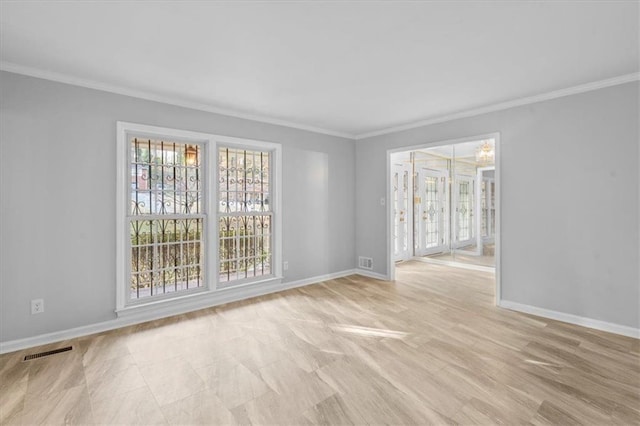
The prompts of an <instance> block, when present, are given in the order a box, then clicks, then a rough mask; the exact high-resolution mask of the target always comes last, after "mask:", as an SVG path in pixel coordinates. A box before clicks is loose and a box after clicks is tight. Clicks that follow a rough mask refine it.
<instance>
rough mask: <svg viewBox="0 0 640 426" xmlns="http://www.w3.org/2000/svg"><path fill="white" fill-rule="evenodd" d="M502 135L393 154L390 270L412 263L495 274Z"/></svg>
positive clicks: (480, 137)
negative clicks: (413, 260) (411, 261)
mask: <svg viewBox="0 0 640 426" xmlns="http://www.w3.org/2000/svg"><path fill="white" fill-rule="evenodd" d="M497 144H498V135H488V136H487V135H485V136H479V137H477V138H470V139H464V140H460V141H451V142H443V143H439V144H435V145H434V144H431V145H429V146H425V147H415V148H412V149H410V150H407V151H402V152H392V153H390V156H389V161H390V164H389V166H390V167H389V170H390V176H389V179H390V204H391V205H390V207H389V210H390V231H391V232H390V234H391V235H390V237H391V249H390V252H391V256H392V262H391V265H392V266H391V267H392V268H394V267H395V263H397V262H402V261H406V260H409V259H416V260H421V261H424V262H430V263H441V264H446V265H450V266H458V267H464V268H467V269H477V270H482V271H485V272H494V271H495V270H496V258H497V251H496V243H497V242H498V239H497V235H498V229H499V221H498V220H497V218H498V217H499V209H498V207H499V200H498V180H497V176H498V174H499V171H498V170H497V169H496V168H497V162H496V149H497Z"/></svg>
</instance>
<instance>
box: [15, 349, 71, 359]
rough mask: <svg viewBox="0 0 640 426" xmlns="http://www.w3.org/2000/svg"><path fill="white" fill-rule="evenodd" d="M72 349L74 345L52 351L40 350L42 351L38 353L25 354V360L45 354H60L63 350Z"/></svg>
mask: <svg viewBox="0 0 640 426" xmlns="http://www.w3.org/2000/svg"><path fill="white" fill-rule="evenodd" d="M71 349H73V346H67V347H65V348H60V349H54V350H51V351H46V352H40V353H37V354H31V355H27V356H25V357H24V360H23V361H30V360H32V359H36V358H42V357H45V356H49V355H55V354H59V353H62V352H69V351H70V350H71Z"/></svg>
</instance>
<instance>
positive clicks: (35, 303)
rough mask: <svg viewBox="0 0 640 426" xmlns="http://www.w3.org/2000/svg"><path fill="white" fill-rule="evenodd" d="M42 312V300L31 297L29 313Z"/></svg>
mask: <svg viewBox="0 0 640 426" xmlns="http://www.w3.org/2000/svg"><path fill="white" fill-rule="evenodd" d="M43 312H44V300H43V299H33V300H32V301H31V314H32V315H33V314H41V313H43Z"/></svg>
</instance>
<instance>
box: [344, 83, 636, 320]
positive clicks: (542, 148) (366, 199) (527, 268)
mask: <svg viewBox="0 0 640 426" xmlns="http://www.w3.org/2000/svg"><path fill="white" fill-rule="evenodd" d="M638 89H639V87H638V83H637V82H634V83H628V84H624V85H620V86H615V87H610V88H606V89H600V90H597V91H592V92H588V93H583V94H579V95H574V96H568V97H563V98H558V99H554V100H550V101H546V102H540V103H536V104H531V105H527V106H522V107H517V108H511V109H508V110H504V111H499V112H494V113H489V114H484V115H480V116H476V117H471V118H466V119H460V120H455V121H450V122H447V123H442V124H436V125H431V126H425V127H420V128H416V129H411V130H406V131H402V132H397V133H393V134H387V135H381V136H377V137H371V138H367V139H363V140H359V141H357V142H356V187H357V189H358V190H357V193H356V218H357V219H356V255H359V256H368V257H373V259H374V272H377V273H380V274H387V272H388V271H387V262H386V230H385V229H386V225H385V221H386V216H385V207H383V206H381V205H380V202H379V200H380V198H381V197H384V196H385V192H386V176H385V174H386V171H385V170H386V165H385V161H386V151H387V150H388V149H392V148H398V147H406V146H414V145H419V144H424V143H429V142H436V141H442V140H449V139H457V138H462V137H467V136H473V135H480V134H486V133H491V132H500V133H501V144H502V145H501V159H502V169H501V181H502V258H501V259H502V269H501V273H502V297H503V299H504V300H509V301H512V302H518V303H522V304H527V305H532V306H536V307H541V308H545V309H551V310H555V311H559V312H563V313H569V314H574V315H580V316H584V317H588V318H592V319H597V320H601V321H608V322H612V323H616V324H620V325H626V326H631V327H639V326H640V318H639V308H638V305H639V303H640V283H639V276H638V260H639V252H638V235H639V229H638V221H639V219H638V218H639V212H638V205H639V200H638V196H639V195H638V194H639V188H638V186H639V176H638V161H639V153H638V145H639V142H638V140H639V139H638V116H639V110H638ZM424 279H425V280H427V279H428V276H425V277H424Z"/></svg>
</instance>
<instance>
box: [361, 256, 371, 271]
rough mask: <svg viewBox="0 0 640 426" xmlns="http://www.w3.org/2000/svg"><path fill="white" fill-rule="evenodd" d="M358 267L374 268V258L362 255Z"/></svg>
mask: <svg viewBox="0 0 640 426" xmlns="http://www.w3.org/2000/svg"><path fill="white" fill-rule="evenodd" d="M358 267H360V269H373V259H372V258H370V257H362V256H360V257H359V258H358Z"/></svg>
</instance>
